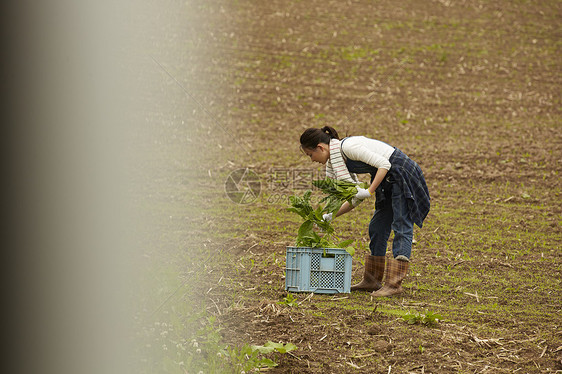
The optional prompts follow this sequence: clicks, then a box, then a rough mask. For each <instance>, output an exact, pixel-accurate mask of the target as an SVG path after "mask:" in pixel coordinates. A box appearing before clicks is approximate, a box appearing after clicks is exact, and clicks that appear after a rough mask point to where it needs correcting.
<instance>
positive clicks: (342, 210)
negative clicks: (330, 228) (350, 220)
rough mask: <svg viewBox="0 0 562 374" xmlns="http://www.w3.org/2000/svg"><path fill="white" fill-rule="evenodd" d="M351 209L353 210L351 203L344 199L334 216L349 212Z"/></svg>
mask: <svg viewBox="0 0 562 374" xmlns="http://www.w3.org/2000/svg"><path fill="white" fill-rule="evenodd" d="M352 210H353V205H351V204H350V203H348V202H347V201H346V202H345V203H343V204H342V206H341V207H340V210H338V212H337V213H336V217H339V216H341V215H342V214H345V213H347V212H351V211H352Z"/></svg>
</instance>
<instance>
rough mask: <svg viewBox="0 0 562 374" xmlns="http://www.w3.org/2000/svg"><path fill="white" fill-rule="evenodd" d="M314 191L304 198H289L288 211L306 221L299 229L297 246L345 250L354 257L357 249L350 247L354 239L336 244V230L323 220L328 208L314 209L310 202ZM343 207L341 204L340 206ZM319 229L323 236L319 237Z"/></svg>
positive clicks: (305, 194) (319, 207)
mask: <svg viewBox="0 0 562 374" xmlns="http://www.w3.org/2000/svg"><path fill="white" fill-rule="evenodd" d="M311 194H312V191H310V190H308V191H306V192H305V193H304V195H303V196H302V197H299V196H291V197H289V203H290V207H289V208H287V210H288V211H290V212H293V213H296V214H298V215H299V216H301V217H302V218H303V220H304V222H303V223H302V225H301V226H300V227H299V231H298V234H297V240H296V244H295V245H296V246H297V247H310V248H345V250H346V251H347V252H349V254H351V255H352V256H353V254H354V253H355V249H354V248H353V247H350V246H349V245H350V244H351V243H353V239H349V240H344V241H342V242H340V243H339V244H335V242H334V240H336V241H337V240H338V239H337V238H336V237H335V235H333V233H334V228H333V227H332V225H331V224H330V222H326V221H324V219H323V217H322V216H323V214H324V213H326V212H328V211H327V210H326V207H327V206H328V204H327V205H326V206H322V205H321V204H319V205H318V207H317V208H316V209H314V208H313V207H312V204H311V202H310V195H311ZM340 205H341V204H340ZM315 227H318V228H319V229H320V230H321V231H322V232H323V235H322V236H321V235H319V234H318V233H317V232H316V231H315V230H314V229H315Z"/></svg>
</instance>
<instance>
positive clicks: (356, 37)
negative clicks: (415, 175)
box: [147, 0, 562, 373]
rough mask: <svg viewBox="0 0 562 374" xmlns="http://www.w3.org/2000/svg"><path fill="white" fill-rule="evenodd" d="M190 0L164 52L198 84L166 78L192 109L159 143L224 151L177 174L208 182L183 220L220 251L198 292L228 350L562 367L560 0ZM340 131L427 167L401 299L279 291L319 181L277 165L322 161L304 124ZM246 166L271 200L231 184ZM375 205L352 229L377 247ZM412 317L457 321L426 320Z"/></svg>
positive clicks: (311, 366) (440, 367) (341, 363)
mask: <svg viewBox="0 0 562 374" xmlns="http://www.w3.org/2000/svg"><path fill="white" fill-rule="evenodd" d="M188 8H189V12H187V13H188V14H189V15H185V14H183V13H182V14H183V15H184V16H185V17H186V19H187V20H188V21H189V22H187V23H186V24H185V27H183V28H179V29H178V30H179V31H176V33H172V31H174V30H175V29H171V30H167V29H166V28H163V29H162V30H160V32H161V34H158V35H157V36H156V39H157V40H161V41H165V45H164V46H159V47H155V51H156V52H155V54H154V55H153V56H154V58H155V59H156V60H158V61H159V62H161V63H163V64H164V65H165V66H167V67H168V68H169V72H170V73H171V74H172V75H173V76H175V77H176V78H177V79H178V80H179V82H181V85H182V86H183V88H184V89H186V90H187V91H188V92H189V94H188V95H185V96H184V94H183V93H182V92H181V89H180V88H179V87H178V86H177V84H176V83H177V82H174V81H172V80H171V79H170V77H168V76H166V74H165V73H164V72H161V73H162V74H161V77H160V78H161V79H162V80H164V81H168V88H167V89H169V90H176V91H178V93H176V95H177V96H176V97H178V99H176V100H175V101H173V102H170V101H168V102H166V103H165V104H162V105H163V106H165V107H167V108H168V109H170V111H171V112H177V113H178V118H172V117H171V114H169V115H168V116H167V117H166V118H167V119H168V120H169V126H168V127H166V128H165V129H159V130H158V131H161V132H160V133H159V134H160V135H161V137H160V138H158V139H159V141H161V142H164V144H167V145H168V147H167V149H172V150H176V149H181V148H182V147H188V148H189V147H196V145H197V144H200V143H203V142H205V144H206V146H205V147H203V148H198V149H199V150H198V152H196V153H197V155H193V154H191V153H190V154H186V155H184V156H185V159H181V157H183V156H179V157H177V159H179V161H177V163H179V165H184V166H185V167H186V169H184V170H183V171H182V173H183V174H180V175H183V176H182V177H179V176H176V177H177V178H179V179H180V180H171V181H170V182H171V183H176V184H177V185H178V186H180V185H182V184H186V185H189V186H191V187H190V188H193V190H194V191H199V192H198V193H197V194H196V197H193V198H185V200H183V201H182V203H188V204H194V205H196V206H197V207H199V208H200V210H201V212H202V213H198V215H194V216H191V217H190V218H184V220H183V221H182V222H176V224H177V228H178V230H181V229H182V225H184V224H188V225H189V226H190V227H191V228H192V229H193V231H192V232H190V234H189V238H190V240H193V238H194V237H197V238H199V239H201V238H205V239H204V240H203V239H201V240H200V241H199V242H204V243H205V247H206V248H207V250H209V251H215V252H212V253H216V256H217V257H216V261H211V262H210V263H209V264H208V265H206V266H209V269H212V271H211V270H209V272H208V274H209V277H208V279H205V280H202V281H201V284H199V285H198V286H197V290H199V291H200V294H201V295H204V297H203V298H204V299H207V302H208V305H209V307H208V311H209V312H210V313H212V314H215V315H216V316H217V318H218V321H219V323H220V326H221V327H222V328H223V330H222V331H223V337H224V339H225V341H226V342H227V343H229V344H232V345H238V346H239V345H242V344H246V343H247V344H264V343H265V342H267V341H270V340H271V341H275V342H285V343H286V342H291V343H294V344H296V345H297V347H298V350H296V351H294V352H291V354H286V355H278V356H277V357H276V360H277V362H278V363H279V366H278V367H276V368H274V369H271V370H269V372H271V373H511V372H518V373H531V372H537V373H538V372H541V373H542V372H556V371H560V370H562V362H561V359H562V350H561V349H560V346H561V345H562V330H561V322H562V319H561V317H560V315H561V314H560V312H561V309H560V308H561V303H560V302H561V300H562V298H561V296H562V295H561V293H560V286H561V285H560V279H561V261H560V260H561V253H560V245H559V243H560V240H561V239H562V232H561V229H560V222H561V213H562V208H561V206H560V196H559V195H560V188H561V186H560V172H561V170H562V131H561V125H560V123H561V122H560V119H561V116H560V114H561V112H560V108H561V106H560V86H561V83H562V82H561V74H560V72H561V69H560V55H561V54H560V52H561V51H560V29H559V25H560V21H561V7H560V3H559V2H557V1H546V2H534V1H517V2H513V1H500V2H494V3H489V2H482V1H473V0H467V1H462V2H454V1H441V0H439V1H409V0H408V1H405V2H393V1H366V0H359V1H267V2H255V1H236V2H221V1H200V2H189V6H188ZM172 18H173V17H172ZM174 20H175V23H174V25H176V26H177V25H178V24H182V23H181V22H180V21H181V20H178V19H176V18H174ZM170 27H172V26H170ZM158 38H160V39H158ZM174 49H176V50H177V49H179V50H181V51H182V52H181V53H179V54H173V53H172V52H170V51H173V50H174ZM168 53H170V54H171V55H170V54H168ZM178 56H180V57H178ZM150 64H152V62H147V66H150ZM187 66H189V68H187ZM152 68H153V70H154V69H156V70H158V68H157V67H154V66H152ZM193 98H196V99H197V102H195V101H194V100H193ZM163 101H165V100H163ZM180 119H181V121H184V120H185V121H186V123H187V124H186V125H185V126H187V125H189V127H185V126H183V125H182V124H180ZM182 123H183V122H182ZM326 124H328V125H332V126H334V127H336V128H337V129H338V130H339V131H340V132H341V133H342V134H345V133H349V134H350V135H351V134H355V135H358V134H360V135H366V136H370V137H374V138H378V139H381V140H384V141H386V142H388V143H389V144H392V145H395V146H397V147H399V148H401V149H402V150H403V151H404V152H405V153H407V154H408V155H409V156H410V157H411V158H413V159H414V160H416V161H417V162H418V163H419V164H420V165H421V167H422V169H423V170H424V173H425V175H426V179H427V181H428V185H429V188H430V193H431V195H432V211H431V213H430V215H429V217H428V218H427V221H426V223H425V224H424V228H423V229H416V232H415V238H416V244H415V247H414V252H413V262H412V266H411V270H410V273H409V276H408V278H407V279H406V280H405V282H404V286H405V292H404V293H403V294H401V295H399V296H395V297H392V298H385V299H384V300H373V299H372V298H371V297H370V295H369V294H367V293H352V294H338V295H316V294H314V295H311V294H297V295H295V296H296V297H297V299H298V302H299V305H298V306H296V307H289V306H287V305H284V304H280V302H282V301H283V300H284V298H285V297H286V296H287V294H286V292H285V291H284V289H283V287H284V278H283V276H284V261H285V260H284V254H285V247H286V246H287V245H291V244H293V239H294V236H295V234H296V230H297V228H298V219H297V218H296V217H292V216H291V214H290V213H287V212H285V211H284V207H285V198H286V196H288V195H290V194H293V193H298V194H300V193H302V189H300V188H299V189H295V188H291V186H285V187H286V188H284V187H280V186H279V185H276V184H275V183H274V182H275V181H271V177H272V168H273V169H275V168H277V169H287V170H289V169H290V170H296V169H308V170H312V171H313V172H314V173H316V172H318V170H316V169H314V166H313V165H310V164H309V160H307V159H306V158H304V157H302V155H301V154H300V153H299V149H298V137H299V135H300V133H301V132H302V130H303V129H305V128H306V127H319V126H323V125H326ZM157 133H158V132H157ZM171 135H173V136H174V137H173V138H172V137H171ZM176 135H177V138H176ZM186 138H187V139H188V140H185V139H186ZM155 141H157V140H155ZM166 142H167V143H166ZM201 156H203V157H201ZM198 157H201V159H202V161H194V160H197V159H198ZM186 160H189V161H186ZM174 162H176V161H174ZM176 166H177V165H176ZM240 167H250V168H252V170H254V171H255V172H256V173H258V174H259V175H260V176H261V177H262V181H263V185H262V195H261V196H260V198H259V199H258V201H257V202H254V203H253V204H248V205H237V204H234V203H232V202H231V201H230V200H228V199H227V198H226V197H221V198H220V199H219V198H217V197H216V194H215V193H216V191H219V192H218V193H222V188H223V186H222V183H223V181H224V179H225V177H226V175H228V173H229V172H230V171H232V170H235V169H237V168H240ZM170 168H173V165H172V166H170ZM181 168H182V166H179V167H178V170H180V169H181ZM190 170H191V171H190ZM188 173H191V174H188ZM182 178H183V179H182ZM268 179H269V181H268ZM269 182H271V183H269ZM213 191H214V192H213ZM162 198H163V199H166V198H168V199H172V198H173V197H172V198H169V197H162ZM180 199H182V198H180ZM217 199H218V200H217ZM217 201H219V203H218V204H217ZM364 205H366V204H364ZM369 214H370V207H367V206H364V207H361V208H358V209H357V212H353V213H352V214H350V215H349V217H346V218H345V219H343V218H342V220H340V221H338V222H336V223H335V225H336V229H337V230H338V232H339V234H340V236H341V237H343V238H350V237H353V238H357V239H359V241H360V242H361V243H362V245H365V246H366V245H367V244H368V243H367V238H366V230H367V224H368V220H369ZM170 218H171V216H170ZM170 222H171V221H170ZM362 253H363V252H361V248H358V253H357V254H356V255H355V256H354V262H353V269H354V272H353V280H354V281H358V280H360V278H361V273H362V265H361V257H362V256H363V255H362ZM221 256H222V257H221ZM221 258H228V259H229V261H233V262H228V263H224V262H221V261H220V259H221ZM232 259H234V260H232ZM219 280H220V282H219ZM209 300H212V303H211V302H210V301H209ZM397 310H398V311H408V310H414V311H431V312H435V313H439V314H441V315H442V316H443V319H442V321H440V322H439V323H437V324H436V325H435V326H433V327H431V326H426V325H423V324H413V325H409V324H407V323H406V322H405V321H404V320H403V319H402V318H401V317H400V315H398V314H393V311H397Z"/></svg>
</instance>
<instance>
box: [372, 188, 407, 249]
mask: <svg viewBox="0 0 562 374" xmlns="http://www.w3.org/2000/svg"><path fill="white" fill-rule="evenodd" d="M391 197H392V198H391V199H388V198H387V199H386V201H384V203H383V204H382V206H380V207H378V208H377V209H375V213H374V214H373V218H372V219H371V222H370V223H369V236H370V237H371V243H370V244H369V247H370V249H371V255H373V256H384V255H386V244H387V242H388V238H389V237H390V230H393V231H394V241H393V242H392V254H393V256H394V258H396V257H397V256H406V257H407V258H408V259H409V258H410V256H411V255H412V240H413V238H414V223H413V222H412V220H411V219H410V214H409V211H408V204H407V201H406V197H405V196H404V194H403V193H402V190H401V189H400V187H399V185H398V184H397V183H393V184H392V192H391Z"/></svg>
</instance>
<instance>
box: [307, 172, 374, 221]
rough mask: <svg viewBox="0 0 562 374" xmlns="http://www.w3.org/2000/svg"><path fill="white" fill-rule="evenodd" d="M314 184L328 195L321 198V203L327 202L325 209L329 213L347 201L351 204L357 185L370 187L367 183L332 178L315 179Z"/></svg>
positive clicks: (335, 210)
mask: <svg viewBox="0 0 562 374" xmlns="http://www.w3.org/2000/svg"><path fill="white" fill-rule="evenodd" d="M312 184H313V185H314V186H315V187H318V188H319V189H320V190H322V192H324V193H325V194H327V195H328V196H326V197H324V198H323V199H322V200H320V203H324V202H325V203H326V205H325V207H324V211H325V212H327V213H335V212H337V211H338V210H339V208H340V207H341V206H342V204H343V203H344V202H345V201H347V202H348V203H350V204H351V200H352V199H353V197H355V194H357V187H361V188H369V185H368V184H367V183H363V182H362V183H359V184H355V183H353V182H347V181H342V180H337V179H332V178H326V179H319V180H315V181H312Z"/></svg>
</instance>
